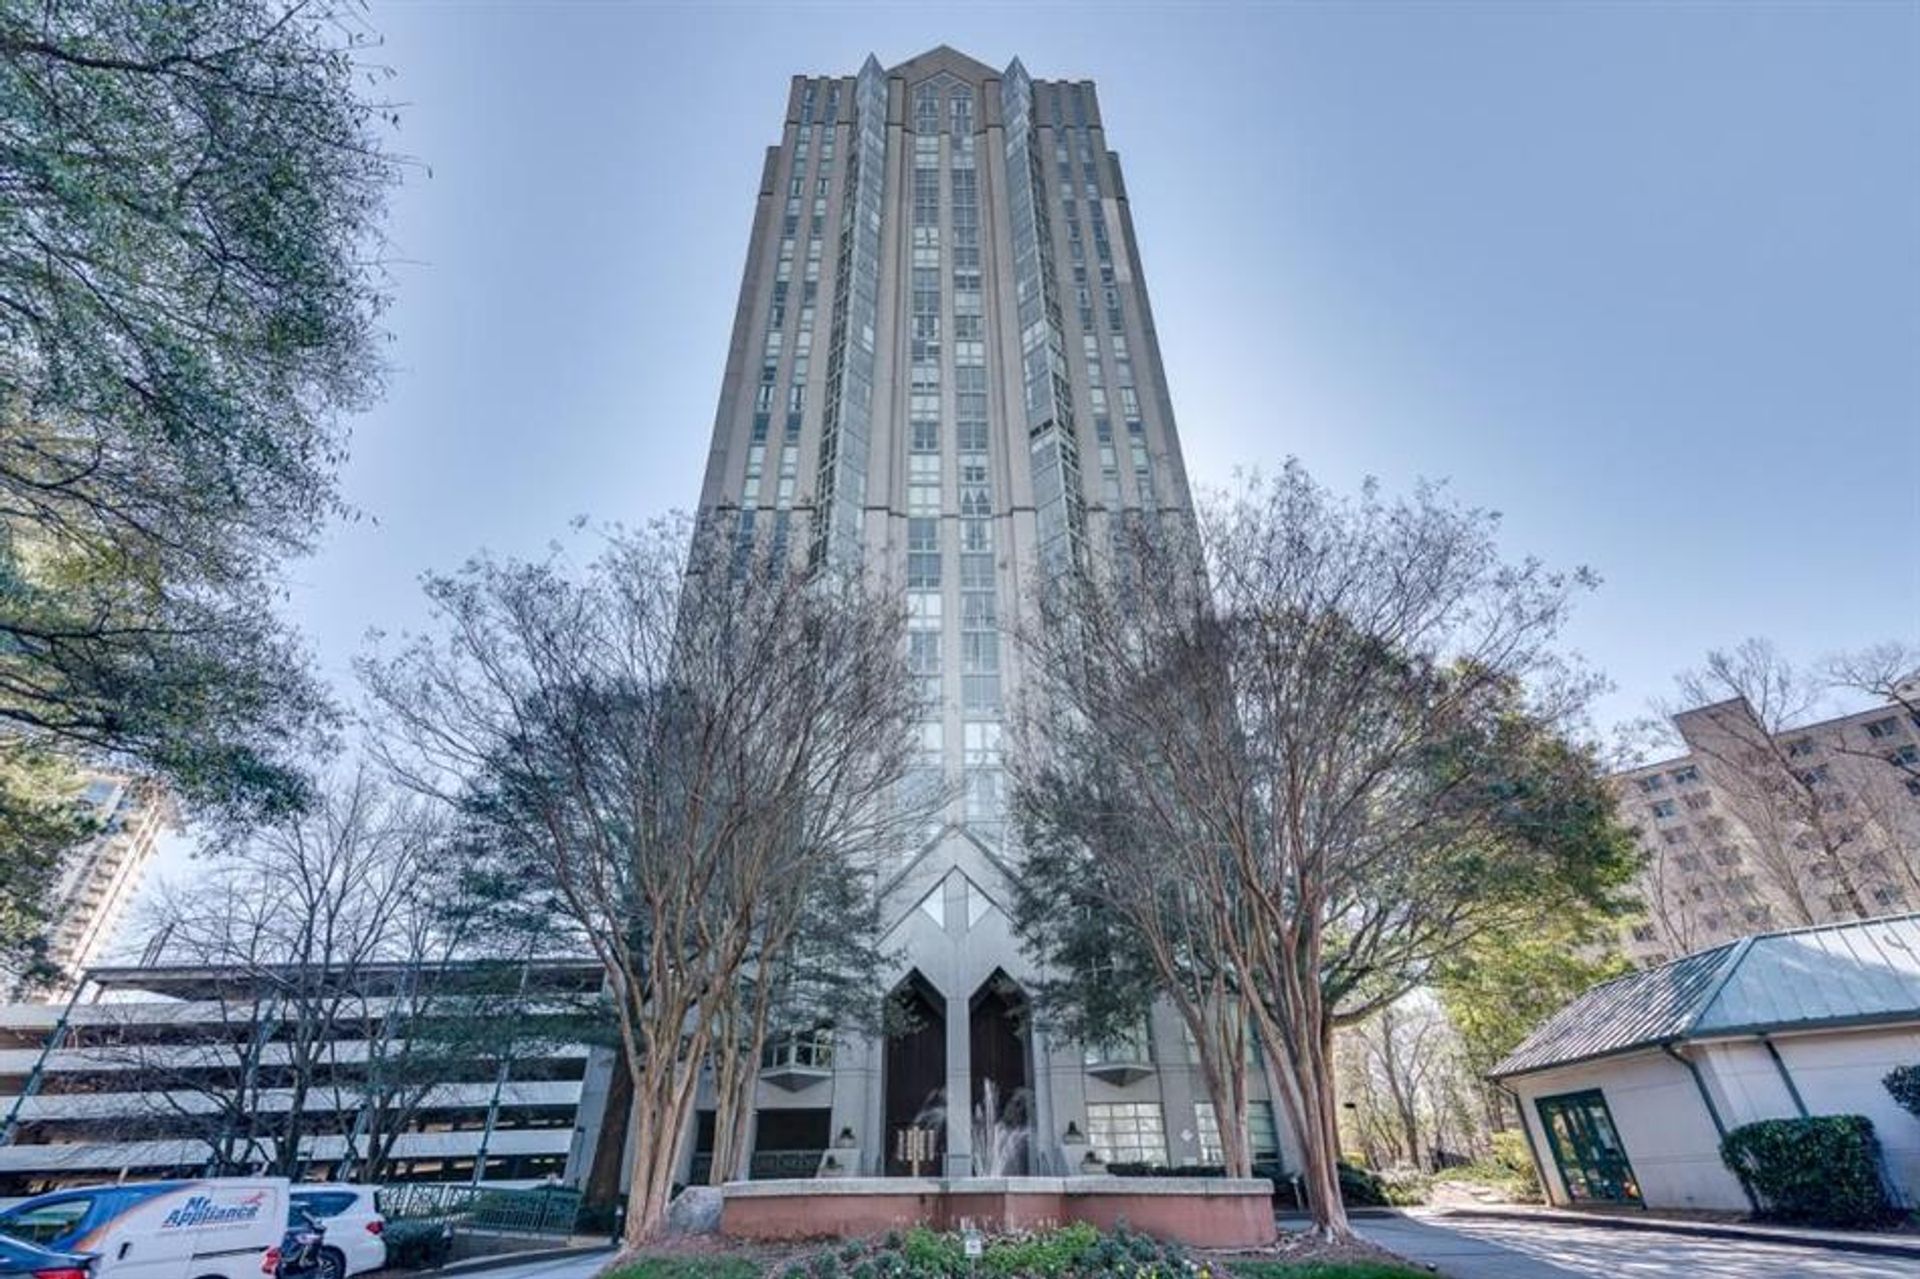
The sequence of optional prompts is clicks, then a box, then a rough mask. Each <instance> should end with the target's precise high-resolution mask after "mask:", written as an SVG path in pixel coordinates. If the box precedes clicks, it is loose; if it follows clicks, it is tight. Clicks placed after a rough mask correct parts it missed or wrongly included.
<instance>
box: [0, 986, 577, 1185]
mask: <svg viewBox="0 0 1920 1279" xmlns="http://www.w3.org/2000/svg"><path fill="white" fill-rule="evenodd" d="M498 967H499V966H498V965H493V966H488V967H486V968H485V970H484V972H483V970H482V966H477V965H437V966H435V968H434V969H433V970H432V971H430V972H429V971H422V970H421V969H419V968H417V967H415V968H412V969H409V968H407V967H406V966H403V965H396V964H363V965H359V966H357V967H356V968H354V969H353V971H352V972H351V973H350V974H347V973H343V972H340V971H336V972H333V973H328V974H322V973H319V972H318V971H317V970H315V969H311V968H301V967H299V966H293V965H284V966H267V967H263V966H257V965H256V966H234V965H226V966H203V965H149V966H138V967H126V968H96V969H93V970H91V971H90V972H89V973H87V974H86V975H85V977H84V979H83V980H82V981H81V982H80V983H79V985H78V988H77V989H76V991H75V993H74V994H73V996H72V997H70V998H69V999H68V1000H67V1001H65V1002H64V1003H59V1004H48V1003H44V1002H30V1003H20V1004H9V1005H4V1006H0V1197H8V1196H13V1195H26V1194H34V1193H39V1192H40V1191H43V1190H47V1189H53V1188H57V1187H60V1186H64V1185H75V1184H88V1183H93V1182H99V1181H103V1180H115V1179H122V1178H127V1179H136V1180H137V1179H141V1178H151V1177H167V1176H204V1175H208V1174H209V1173H215V1172H237V1171H258V1170H260V1169H262V1168H265V1167H267V1166H268V1165H269V1164H270V1163H272V1162H273V1161H276V1160H279V1159H280V1156H281V1155H282V1150H281V1146H282V1143H283V1142H285V1141H288V1140H292V1141H294V1142H296V1143H297V1144H298V1150H297V1152H295V1153H294V1154H293V1155H292V1157H291V1158H290V1159H289V1160H287V1161H284V1162H281V1163H279V1164H278V1166H280V1167H282V1168H285V1169H287V1170H289V1171H290V1172H292V1173H293V1175H295V1176H296V1177H302V1178H306V1179H309V1180H316V1181H324V1180H330V1179H334V1178H336V1177H345V1178H347V1179H353V1178H354V1177H355V1176H356V1175H357V1173H360V1172H364V1168H365V1165H364V1162H363V1161H364V1160H365V1158H366V1157H367V1155H368V1153H369V1152H370V1150H371V1148H372V1144H373V1142H374V1141H375V1140H377V1139H379V1138H378V1137H377V1136H376V1134H377V1132H378V1129H377V1128H376V1126H375V1122H374V1115H373V1113H372V1112H373V1110H374V1109H375V1108H384V1110H385V1120H384V1122H385V1123H386V1125H387V1128H388V1130H389V1131H391V1132H393V1133H394V1134H396V1135H394V1136H393V1138H392V1142H391V1158H390V1159H388V1160H387V1161H386V1162H385V1175H384V1177H383V1180H385V1181H388V1182H408V1181H450V1182H472V1181H485V1182H486V1183H488V1184H491V1185H508V1186H511V1185H516V1184H522V1185H523V1184H531V1183H538V1182H541V1181H545V1180H548V1179H560V1180H571V1181H573V1182H575V1183H576V1184H577V1183H578V1182H580V1181H581V1180H583V1179H584V1177H585V1169H586V1168H587V1166H588V1164H589V1163H590V1161H591V1160H592V1158H593V1153H594V1145H595V1142H596V1141H597V1139H598V1136H599V1128H598V1121H599V1111H598V1109H596V1110H595V1111H594V1114H593V1116H592V1119H591V1122H588V1121H586V1120H583V1118H582V1114H583V1110H584V1109H585V1108H586V1107H585V1106H583V1101H586V1102H588V1103H590V1104H591V1105H593V1106H596V1107H598V1106H601V1105H602V1104H603V1102H604V1097H602V1096H597V1095H596V1096H592V1097H590V1096H589V1094H590V1093H591V1090H592V1087H593V1085H592V1084H590V1083H589V1080H590V1078H591V1077H592V1072H590V1070H589V1061H590V1059H592V1058H596V1057H599V1058H604V1059H607V1060H610V1059H611V1057H612V1054H611V1053H610V1052H608V1051H607V1050H605V1049H600V1050H597V1051H596V1050H594V1049H592V1048H590V1047H589V1046H588V1045H587V1044H586V1043H583V1042H578V1041H576V1040H575V1039H573V1038H571V1037H569V1036H567V1035H566V1034H564V1033H555V1032H549V1031H543V1030H541V1029H540V1024H541V1020H542V1018H546V1017H551V1016H553V1015H554V1014H555V1013H556V1012H558V1013H564V1012H566V1011H567V1010H569V1009H571V1008H573V1007H575V1006H579V1007H590V1006H591V1005H592V1003H593V1001H595V1000H596V999H597V996H598V992H599V989H600V982H601V970H600V966H599V964H598V963H597V962H596V961H594V960H591V959H579V960H570V959H554V960H537V961H534V962H533V963H531V964H529V965H526V966H524V971H522V969H521V967H520V966H515V967H514V970H513V971H512V972H505V973H502V972H498V971H495V970H497V969H498ZM483 977H484V979H485V984H484V985H482V984H481V982H482V978H483ZM462 983H465V984H464V985H463V984H462ZM436 986H437V987H439V991H438V993H434V988H435V987H436ZM483 991H484V992H488V993H484V994H483V993H481V992H483ZM288 992H298V993H292V994H290V993H288ZM499 992H506V993H505V994H504V995H502V994H501V993H499ZM463 999H473V1000H479V999H484V1000H485V1001H486V1002H485V1003H484V1005H483V1007H484V1009H485V1011H486V1013H487V1014H488V1015H489V1016H491V1017H494V1018H513V1019H517V1020H518V1022H519V1026H518V1028H517V1029H516V1031H515V1033H514V1035H513V1036H512V1037H511V1038H510V1039H508V1038H503V1037H502V1036H501V1035H499V1034H495V1033H488V1034H485V1035H479V1036H473V1037H470V1038H459V1039H455V1040H453V1041H452V1044H451V1047H450V1046H449V1043H448V1040H447V1039H446V1038H445V1037H444V1035H443V1037H442V1038H440V1039H439V1040H437V1041H436V1042H435V1044H434V1046H433V1049H432V1052H433V1055H432V1056H431V1057H427V1058H425V1060H426V1061H428V1062H430V1063H431V1064H430V1068H429V1069H430V1074H429V1075H426V1076H424V1077H422V1078H421V1079H420V1080H419V1081H418V1082H415V1081H413V1080H412V1079H410V1078H409V1076H408V1075H407V1074H406V1073H405V1071H406V1070H407V1069H412V1070H416V1071H417V1070H420V1069H421V1062H422V1056H421V1054H422V1053H424V1052H425V1051H426V1050H425V1049H420V1050H419V1051H418V1052H416V1054H415V1055H414V1056H413V1057H411V1058H409V1057H408V1055H407V1053H406V1051H405V1050H406V1047H407V1036H408V1035H410V1034H412V1033H413V1031H412V1030H411V1029H410V1027H411V1026H412V1024H413V1022H414V1020H415V1019H416V1018H418V1017H419V1016H420V1015H422V1014H423V1013H426V1014H430V1015H431V1016H432V1017H433V1018H437V1019H441V1020H442V1021H443V1022H446V1021H457V1019H458V1017H459V1016H460V1015H461V1001H462V1000H463ZM477 1006H479V1005H477ZM370 1062H374V1063H383V1064H384V1072H382V1071H381V1070H376V1069H374V1068H372V1067H370V1065H369V1063H370ZM409 1063H410V1064H409ZM383 1073H384V1077H385V1078H387V1079H389V1080H393V1081H395V1082H394V1083H393V1084H392V1085H391V1086H382V1085H381V1084H380V1083H379V1082H378V1081H379V1080H380V1079H381V1078H382V1077H383ZM600 1075H601V1077H604V1075H605V1070H604V1068H603V1069H602V1070H601V1071H600ZM296 1108H297V1112H298V1115H299V1118H298V1120H297V1122H295V1123H291V1124H290V1123H288V1122H287V1117H288V1116H289V1115H290V1114H292V1113H294V1112H295V1111H296ZM289 1132H292V1133H294V1134H296V1135H294V1136H293V1137H291V1138H289V1137H287V1136H286V1134H287V1133H289ZM343 1164H345V1165H347V1166H346V1167H342V1165H343Z"/></svg>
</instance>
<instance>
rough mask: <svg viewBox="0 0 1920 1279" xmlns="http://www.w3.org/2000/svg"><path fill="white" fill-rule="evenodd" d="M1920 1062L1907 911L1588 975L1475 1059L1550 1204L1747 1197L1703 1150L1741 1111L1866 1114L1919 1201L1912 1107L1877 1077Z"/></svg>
mask: <svg viewBox="0 0 1920 1279" xmlns="http://www.w3.org/2000/svg"><path fill="white" fill-rule="evenodd" d="M1914 1063H1920V914H1909V915H1893V916H1888V917H1885V918H1881V919H1869V920H1863V921H1859V922H1856V923H1848V924H1831V925H1827V926H1824V927H1819V928H1803V929H1796V930H1792V931H1788V932H1776V933H1762V934H1758V935H1755V936H1752V937H1746V938H1742V939H1741V940H1739V941H1734V942H1728V943H1727V944H1725V945H1722V946H1715V947H1713V948H1712V949H1710V950H1703V951H1699V952H1697V953H1695V954H1692V955H1687V956H1685V957H1684V958H1681V959H1677V960H1674V961H1672V962H1671V963H1666V964H1662V965H1660V966H1659V967H1656V968H1650V969H1646V970H1645V971H1642V972H1637V973H1631V974H1628V975H1627V976H1625V977H1620V978H1617V979H1615V980H1613V981H1610V982H1605V983H1602V984H1601V985H1599V986H1595V987H1594V988H1593V989H1592V990H1589V991H1587V992H1586V993H1585V994H1584V995H1581V996H1580V997H1579V998H1578V999H1575V1000H1574V1001H1573V1002H1572V1003H1570V1004H1568V1005H1567V1006H1566V1007H1565V1008H1562V1009H1561V1010H1560V1011H1559V1012H1558V1013H1555V1014H1554V1015H1553V1016H1552V1017H1550V1018H1548V1019H1547V1021H1546V1022H1545V1023H1543V1024H1542V1025H1541V1026H1540V1027H1539V1029H1537V1030H1535V1031H1534V1032H1533V1034H1532V1035H1530V1036H1528V1037H1527V1039H1526V1040H1525V1041H1524V1042H1523V1043H1521V1044H1520V1046H1519V1047H1517V1048H1515V1049H1514V1050H1513V1052H1511V1053H1510V1054H1508V1055H1507V1057H1506V1058H1505V1060H1503V1061H1501V1062H1500V1064H1499V1065H1497V1066H1495V1067H1494V1068H1493V1070H1492V1071H1490V1072H1489V1075H1490V1077H1491V1078H1492V1079H1493V1080H1494V1081H1495V1082H1496V1083H1498V1084H1500V1085H1501V1086H1502V1087H1504V1088H1505V1089H1507V1090H1508V1091H1509V1092H1510V1093H1512V1094H1513V1095H1514V1097H1515V1098H1516V1099H1517V1100H1518V1102H1519V1105H1520V1111H1521V1114H1522V1116H1523V1117H1524V1118H1525V1121H1526V1135H1527V1139H1528V1144H1529V1146H1530V1147H1531V1149H1532V1150H1533V1153H1534V1159H1535V1162H1536V1163H1537V1164H1538V1165H1539V1166H1540V1175H1541V1181H1542V1183H1543V1184H1544V1185H1545V1186H1546V1188H1547V1194H1548V1197H1549V1198H1550V1199H1551V1200H1552V1201H1553V1202H1554V1203H1556V1204H1565V1205H1575V1204H1591V1203H1606V1202H1626V1203H1635V1202H1637V1203H1641V1204H1644V1205H1645V1206H1647V1207H1650V1208H1692V1209H1725V1210H1734V1211H1738V1210H1743V1209H1747V1208H1750V1207H1751V1206H1752V1205H1751V1204H1750V1203H1749V1201H1748V1199H1747V1196H1746V1192H1745V1190H1744V1189H1743V1188H1742V1186H1741V1184H1740V1182H1739V1180H1738V1179H1737V1178H1736V1177H1734V1175H1733V1174H1732V1173H1731V1172H1729V1171H1728V1170H1727V1168H1726V1166H1725V1165H1724V1164H1722V1163H1721V1161H1720V1138H1721V1137H1722V1135H1724V1134H1725V1133H1726V1132H1728V1131H1731V1130H1732V1129H1734V1128H1737V1127H1739V1126H1740V1125H1742V1124H1748V1123H1752V1122H1754V1121H1756V1120H1760V1119H1779V1118H1790V1117H1793V1116H1796V1115H1830V1114H1856V1115H1865V1116H1867V1117H1868V1118H1869V1119H1871V1120H1872V1121H1873V1126H1874V1130H1875V1132H1876V1133H1877V1134H1878V1136H1879V1139H1880V1145H1881V1153H1882V1156H1883V1160H1884V1168H1885V1172H1886V1178H1887V1185H1888V1189H1889V1191H1890V1193H1891V1194H1892V1195H1893V1196H1894V1197H1895V1198H1896V1199H1897V1200H1898V1201H1900V1202H1903V1203H1905V1204H1906V1205H1908V1206H1912V1205H1914V1204H1915V1203H1917V1202H1920V1118H1916V1117H1915V1116H1913V1115H1911V1114H1909V1113H1907V1112H1906V1111H1905V1110H1903V1109H1901V1108H1900V1107H1899V1106H1898V1105H1896V1104H1895V1103H1894V1101H1893V1098H1892V1097H1891V1096H1890V1095H1889V1094H1888V1092H1887V1090H1886V1088H1885V1087H1884V1086H1883V1085H1882V1083H1881V1080H1882V1079H1883V1078H1884V1077H1885V1075H1886V1074H1887V1072H1888V1071H1889V1070H1891V1069H1893V1068H1894V1067H1895V1066H1900V1065H1909V1064H1914Z"/></svg>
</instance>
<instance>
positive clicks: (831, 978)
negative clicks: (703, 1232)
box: [708, 875, 883, 1186]
mask: <svg viewBox="0 0 1920 1279" xmlns="http://www.w3.org/2000/svg"><path fill="white" fill-rule="evenodd" d="M804 887H805V890H806V891H802V892H792V893H782V894H779V895H778V896H777V897H776V898H775V899H774V900H772V901H769V902H767V903H765V905H764V910H763V922H762V923H761V924H760V925H759V927H758V930H757V932H756V935H755V938H754V953H753V954H752V955H751V956H750V957H749V960H748V962H747V963H746V964H745V965H743V966H742V967H743V971H742V975H741V978H740V980H739V981H737V982H736V983H735V984H734V986H733V987H732V989H731V990H726V991H721V992H719V994H718V996H717V997H716V1000H715V1014H714V1016H715V1027H716V1028H715V1032H714V1036H713V1042H712V1046H711V1047H710V1049H709V1050H708V1058H709V1062H710V1064H711V1066H712V1077H713V1082H714V1094H715V1104H714V1138H713V1166H712V1169H711V1171H710V1172H709V1174H708V1181H709V1183H710V1184H712V1185H716V1186H718V1185H722V1184H724V1183H726V1182H729V1181H740V1180H744V1179H745V1178H746V1177H747V1176H748V1173H749V1169H748V1166H747V1155H748V1150H749V1145H750V1143H749V1142H748V1127H749V1125H750V1123H751V1122H752V1119H753V1111H754V1105H753V1099H754V1096H755V1092H756V1089H757V1087H758V1085H759V1082H760V1066H761V1062H762V1060H763V1050H764V1049H765V1048H766V1046H767V1045H768V1044H769V1043H772V1042H774V1041H775V1040H776V1039H778V1038H786V1037H797V1038H800V1039H802V1040H812V1039H813V1038H814V1036H815V1034H816V1033H817V1032H831V1031H845V1030H850V1029H855V1028H866V1029H875V1028H877V1026H878V1017H879V1014H880V1011H881V1010H880V1007H879V1006H877V1005H876V1004H875V1001H874V998H873V990H872V974H873V973H874V972H876V971H878V970H879V969H880V968H881V967H882V965H883V956H882V955H881V954H880V952H879V950H878V949H877V945H876V942H875V938H876V937H877V936H878V935H879V932H880V920H879V917H878V910H879V898H878V897H877V896H876V895H875V894H874V893H873V891H872V887H873V885H872V884H871V882H870V881H869V880H868V878H867V877H866V876H864V875H848V876H840V877H833V876H824V875H823V876H820V877H818V878H814V879H812V880H810V882H808V883H807V884H806V885H805V886H804Z"/></svg>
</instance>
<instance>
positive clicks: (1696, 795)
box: [1681, 790, 1713, 813]
mask: <svg viewBox="0 0 1920 1279" xmlns="http://www.w3.org/2000/svg"><path fill="white" fill-rule="evenodd" d="M1681 802H1682V803H1683V804H1685V805H1686V806H1687V809H1688V810H1689V811H1690V812H1695V813H1697V812H1700V811H1701V810H1702V809H1707V808H1712V807H1713V796H1711V795H1709V794H1708V793H1707V792H1705V791H1703V790H1697V791H1694V792H1693V793H1692V794H1691V795H1687V796H1685V797H1683V798H1682V800H1681Z"/></svg>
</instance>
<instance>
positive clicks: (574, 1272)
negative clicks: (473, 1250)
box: [473, 1251, 613, 1279]
mask: <svg viewBox="0 0 1920 1279" xmlns="http://www.w3.org/2000/svg"><path fill="white" fill-rule="evenodd" d="M611 1260H613V1253H612V1252H611V1251H608V1252H595V1253H591V1254H589V1255H587V1256H584V1257H567V1258H563V1259H561V1260H558V1261H555V1260H547V1261H529V1262H527V1263H525V1264H524V1265H518V1266H491V1267H489V1268H487V1269H485V1270H481V1271H476V1272H475V1273H474V1275H473V1279H592V1276H594V1275H596V1274H598V1273H599V1272H600V1268H601V1267H602V1266H604V1265H606V1264H607V1263H608V1262H609V1261H611Z"/></svg>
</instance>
